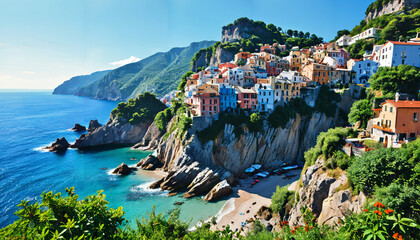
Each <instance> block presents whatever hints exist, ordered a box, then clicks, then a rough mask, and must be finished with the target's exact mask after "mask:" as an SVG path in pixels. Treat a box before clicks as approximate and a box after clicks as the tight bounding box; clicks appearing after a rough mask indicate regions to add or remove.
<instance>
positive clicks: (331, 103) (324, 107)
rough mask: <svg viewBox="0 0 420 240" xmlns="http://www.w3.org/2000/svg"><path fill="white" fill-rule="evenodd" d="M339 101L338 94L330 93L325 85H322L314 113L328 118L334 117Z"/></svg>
mask: <svg viewBox="0 0 420 240" xmlns="http://www.w3.org/2000/svg"><path fill="white" fill-rule="evenodd" d="M340 100H341V96H340V94H339V93H336V92H334V91H330V88H329V87H328V86H326V85H322V86H321V89H320V91H319V94H318V98H317V99H316V101H315V108H314V110H315V112H320V113H325V115H327V116H328V117H334V116H335V113H336V112H337V102H339V101H340Z"/></svg>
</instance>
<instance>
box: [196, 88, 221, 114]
mask: <svg viewBox="0 0 420 240" xmlns="http://www.w3.org/2000/svg"><path fill="white" fill-rule="evenodd" d="M192 105H193V114H194V115H197V116H206V117H211V116H213V115H215V114H217V113H218V112H219V93H218V92H217V91H216V90H215V89H213V88H208V89H206V90H205V91H204V92H203V93H201V94H200V93H198V94H196V95H194V96H193V99H192Z"/></svg>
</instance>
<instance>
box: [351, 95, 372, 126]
mask: <svg viewBox="0 0 420 240" xmlns="http://www.w3.org/2000/svg"><path fill="white" fill-rule="evenodd" d="M372 116H373V111H372V104H371V103H370V102H369V100H368V99H362V100H359V101H356V102H354V103H353V106H352V107H351V109H350V113H349V115H348V119H349V123H353V124H354V123H356V122H359V121H360V128H363V129H365V128H366V125H367V122H368V121H369V119H370V118H371V117H372Z"/></svg>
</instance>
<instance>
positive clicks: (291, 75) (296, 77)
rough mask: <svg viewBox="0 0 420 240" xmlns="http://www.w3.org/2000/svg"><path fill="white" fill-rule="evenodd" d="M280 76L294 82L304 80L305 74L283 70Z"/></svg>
mask: <svg viewBox="0 0 420 240" xmlns="http://www.w3.org/2000/svg"><path fill="white" fill-rule="evenodd" d="M280 78H283V79H287V80H290V81H291V82H292V83H302V82H303V76H302V75H301V74H300V73H299V72H297V71H283V72H281V73H280Z"/></svg>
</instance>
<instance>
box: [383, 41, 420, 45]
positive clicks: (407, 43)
mask: <svg viewBox="0 0 420 240" xmlns="http://www.w3.org/2000/svg"><path fill="white" fill-rule="evenodd" d="M388 42H390V43H392V44H396V45H420V43H416V42H397V41H388Z"/></svg>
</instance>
